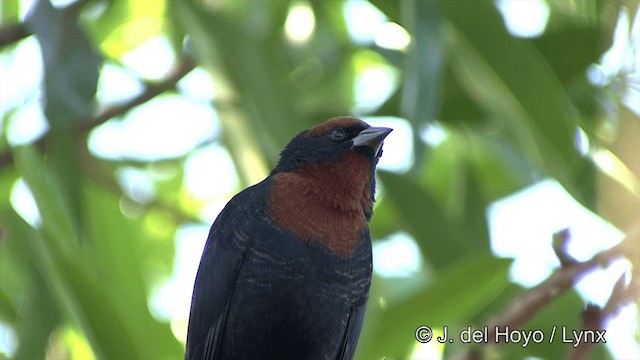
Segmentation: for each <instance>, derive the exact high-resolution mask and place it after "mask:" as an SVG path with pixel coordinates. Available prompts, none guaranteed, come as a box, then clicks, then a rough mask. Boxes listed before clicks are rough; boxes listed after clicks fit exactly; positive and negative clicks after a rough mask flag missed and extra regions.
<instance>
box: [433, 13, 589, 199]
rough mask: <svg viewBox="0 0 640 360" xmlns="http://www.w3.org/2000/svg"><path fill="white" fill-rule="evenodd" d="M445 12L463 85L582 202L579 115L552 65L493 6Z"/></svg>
mask: <svg viewBox="0 0 640 360" xmlns="http://www.w3.org/2000/svg"><path fill="white" fill-rule="evenodd" d="M445 8H446V12H447V16H448V18H449V19H450V20H451V22H452V26H454V28H455V36H454V41H453V44H452V45H451V50H452V52H453V54H452V55H453V56H452V59H453V63H454V68H455V69H456V71H455V73H456V74H458V75H459V76H460V79H461V81H460V83H461V84H462V85H463V86H464V87H465V89H466V90H467V92H468V93H469V95H470V96H471V97H472V98H473V99H474V100H475V101H477V102H478V103H479V104H480V105H481V106H482V107H483V108H484V109H485V110H486V111H488V112H489V113H491V114H492V116H493V119H494V121H496V122H497V125H498V126H501V127H502V128H503V130H505V131H507V132H508V135H509V136H512V137H513V139H514V141H515V143H516V144H518V145H519V147H520V149H521V150H520V151H521V152H522V153H523V154H525V156H527V158H528V159H529V161H530V162H531V163H532V164H534V166H535V167H536V168H538V169H541V170H543V171H544V173H545V174H548V175H551V176H553V177H555V178H556V179H558V180H559V181H560V182H561V183H562V184H563V186H565V188H567V190H569V191H570V192H571V193H572V194H574V196H576V197H577V198H579V199H580V198H583V195H582V194H579V193H577V191H576V187H575V183H574V182H575V178H576V172H577V170H576V167H575V164H576V163H577V162H578V160H579V156H578V153H577V151H576V148H575V145H574V136H575V132H576V129H577V118H576V117H575V114H576V112H575V109H573V107H572V105H571V102H570V99H569V98H568V96H567V94H566V93H565V92H564V89H563V88H562V85H561V84H560V82H559V81H558V80H557V78H556V77H555V74H553V73H552V71H551V70H550V68H549V64H548V63H547V62H546V61H545V59H544V58H543V57H542V56H541V54H540V53H539V52H538V51H537V50H536V48H534V47H532V46H530V44H528V43H527V42H526V41H525V40H522V39H516V38H513V37H511V36H509V35H508V34H507V32H506V30H505V28H504V26H503V22H502V20H501V18H500V15H499V14H498V12H497V10H496V9H495V8H494V7H493V5H492V4H491V3H490V2H488V1H477V2H473V3H466V2H465V3H461V2H456V1H452V2H445ZM504 54H509V56H504Z"/></svg>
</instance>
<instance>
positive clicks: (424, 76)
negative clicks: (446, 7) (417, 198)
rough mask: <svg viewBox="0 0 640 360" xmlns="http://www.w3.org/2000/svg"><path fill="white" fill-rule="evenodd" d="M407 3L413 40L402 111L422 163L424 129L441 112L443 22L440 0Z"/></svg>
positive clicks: (415, 150) (405, 80)
mask: <svg viewBox="0 0 640 360" xmlns="http://www.w3.org/2000/svg"><path fill="white" fill-rule="evenodd" d="M405 6H406V8H405V9H404V10H405V11H404V13H403V15H405V18H406V20H405V21H404V23H405V26H406V28H407V30H408V31H409V33H410V34H411V35H412V42H411V45H410V48H409V53H408V55H407V59H406V66H405V69H404V88H403V90H402V102H401V106H402V114H403V115H404V117H405V118H406V119H408V120H409V121H410V122H411V125H412V126H413V145H414V149H413V151H414V154H415V157H416V161H415V162H414V163H415V164H421V163H422V161H421V160H422V159H421V157H422V156H424V142H423V141H422V139H421V138H420V129H422V127H423V126H424V125H426V124H427V123H428V122H430V121H433V120H434V119H436V117H437V116H438V114H439V112H440V105H441V98H440V92H441V83H442V81H441V79H442V69H443V56H444V55H443V43H442V37H443V31H442V26H443V24H442V15H441V9H440V2H439V1H435V0H429V1H424V0H410V1H407V2H405Z"/></svg>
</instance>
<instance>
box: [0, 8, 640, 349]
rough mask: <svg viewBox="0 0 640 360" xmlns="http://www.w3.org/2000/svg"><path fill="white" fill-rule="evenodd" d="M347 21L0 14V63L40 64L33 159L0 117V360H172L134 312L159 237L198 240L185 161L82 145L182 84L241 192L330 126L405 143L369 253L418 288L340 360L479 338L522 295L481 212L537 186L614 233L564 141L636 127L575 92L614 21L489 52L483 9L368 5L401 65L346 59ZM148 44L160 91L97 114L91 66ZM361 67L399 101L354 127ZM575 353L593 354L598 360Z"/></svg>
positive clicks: (380, 289) (578, 157)
mask: <svg viewBox="0 0 640 360" xmlns="http://www.w3.org/2000/svg"><path fill="white" fill-rule="evenodd" d="M346 2H347V1H346V0H332V1H323V0H311V1H309V2H304V1H292V0H282V1H263V0H241V1H223V0H216V1H196V0H194V1H187V0H184V1H182V0H180V1H178V0H176V1H172V0H162V1H146V2H145V1H139V0H117V1H114V0H78V1H76V2H75V3H72V4H71V5H68V6H66V7H54V6H53V5H51V4H50V3H49V1H48V0H41V1H38V2H37V3H36V5H35V6H34V8H33V9H32V11H31V13H30V14H28V15H27V17H26V19H24V21H23V22H22V23H21V22H20V21H22V19H21V18H20V15H19V14H20V9H21V7H24V6H27V5H26V2H25V3H23V2H18V1H12V0H1V1H0V5H1V8H0V9H1V10H0V15H1V18H0V32H1V33H2V35H6V36H14V38H13V40H11V39H9V40H5V39H6V37H2V36H0V40H1V41H2V46H3V47H2V48H1V52H2V54H3V55H5V56H8V57H10V56H11V54H12V51H13V48H14V47H15V46H16V43H17V41H18V40H20V39H23V38H25V37H29V36H35V37H36V38H37V40H38V42H39V44H40V49H41V52H42V58H43V67H44V79H43V83H42V86H41V89H39V90H40V94H41V96H42V102H43V104H44V105H43V111H44V114H45V116H46V120H47V124H48V129H47V132H46V134H45V135H43V137H42V138H41V139H40V140H36V141H34V142H33V143H31V144H26V145H19V146H18V145H15V144H13V143H12V142H11V139H9V138H8V135H7V134H8V128H9V125H10V124H11V122H12V120H13V117H14V116H15V113H16V111H18V110H19V107H20V104H5V105H4V107H0V109H4V111H3V112H2V113H0V116H2V118H0V123H1V124H3V130H2V134H3V139H2V140H0V152H2V153H1V154H0V231H1V235H0V236H1V237H0V322H3V323H6V324H9V326H11V328H12V329H13V331H14V332H15V334H16V337H17V340H18V343H19V346H18V349H17V351H16V352H15V354H14V356H13V357H14V358H15V359H32V358H43V357H44V356H45V353H49V354H51V353H52V352H54V351H62V352H63V353H64V354H66V356H67V357H74V358H76V357H77V358H85V357H87V356H96V357H99V358H114V359H121V358H142V359H160V358H180V357H181V356H182V348H181V346H182V345H181V344H180V342H179V341H178V340H177V339H176V336H175V335H174V334H173V333H172V330H171V328H170V326H169V324H167V323H165V322H164V321H163V320H159V319H158V318H157V317H154V316H153V315H152V311H150V310H149V305H148V303H149V297H150V294H151V293H152V292H153V291H154V290H155V289H157V287H158V286H159V284H160V283H161V282H162V281H163V280H165V279H166V278H167V276H168V275H169V273H170V271H171V269H172V259H173V256H174V251H175V249H174V243H173V239H174V236H175V232H176V229H177V228H178V226H180V225H182V224H186V223H192V222H202V221H203V220H204V222H206V223H210V222H211V221H212V219H209V218H208V219H200V218H199V217H198V216H199V214H200V213H201V211H202V210H203V209H204V206H205V204H203V203H202V201H200V200H199V199H196V198H193V197H192V196H190V195H189V194H188V192H187V191H186V190H185V188H184V187H185V185H184V181H183V176H184V164H185V159H187V157H188V156H189V155H191V154H192V153H194V152H197V151H198V147H195V146H194V150H193V151H192V152H188V153H185V154H182V155H179V156H174V157H168V158H162V159H153V160H140V159H134V158H122V159H105V158H102V157H99V156H97V155H96V154H94V153H92V152H90V151H89V150H88V147H87V143H88V138H89V137H90V134H91V131H93V129H94V128H96V127H97V126H100V125H102V124H104V123H118V122H121V121H122V118H123V116H124V115H125V113H126V112H128V111H129V110H132V109H135V108H137V107H140V106H142V105H143V103H145V102H146V101H148V100H150V99H151V98H154V97H156V96H158V95H160V94H161V93H164V92H169V93H173V94H175V95H177V96H187V95H186V94H182V93H181V92H180V91H179V90H176V87H175V85H176V82H177V81H179V80H180V79H181V78H182V77H183V76H184V75H185V74H186V73H188V72H189V71H191V69H192V68H193V67H194V66H198V67H200V68H204V69H206V70H207V71H209V73H210V74H211V75H212V78H213V80H214V81H213V82H214V87H215V93H216V96H215V98H214V99H212V100H211V103H210V104H209V106H210V107H211V108H213V109H215V112H216V114H217V116H218V119H219V122H220V125H221V129H222V131H221V135H220V136H219V137H218V138H216V139H213V140H212V141H213V142H214V143H219V144H221V145H222V146H224V147H225V148H226V149H227V150H228V151H229V153H230V154H231V157H232V159H233V161H234V166H235V168H236V170H237V173H238V176H239V178H240V183H241V185H242V186H246V185H249V184H251V183H254V182H256V181H258V180H260V179H261V178H262V177H263V176H264V175H265V173H266V169H269V168H270V167H272V166H273V165H274V164H275V162H276V161H277V156H278V152H279V150H280V149H281V148H282V147H283V145H284V144H285V143H286V142H287V140H289V139H290V138H291V136H292V135H293V134H296V133H297V132H298V131H300V130H302V129H305V128H308V127H310V126H313V125H314V124H317V123H318V122H321V121H324V120H326V119H328V118H330V117H333V116H338V115H343V114H351V113H355V114H356V115H358V116H367V117H376V116H393V117H398V118H403V119H406V120H408V121H409V123H410V124H411V127H412V129H413V135H414V148H413V149H412V151H413V155H412V156H413V158H414V159H415V161H414V162H413V164H412V167H411V169H410V170H409V171H407V172H405V173H394V172H385V171H381V172H380V173H379V180H380V183H381V184H382V191H381V192H380V196H379V199H378V203H377V205H376V209H375V215H374V219H373V223H372V234H373V237H374V240H376V241H377V240H379V239H381V238H383V237H385V236H388V235H390V234H394V233H397V232H403V233H407V234H409V235H411V236H412V237H413V238H414V239H415V240H416V243H417V244H418V247H419V249H420V252H421V256H422V258H423V259H424V263H425V269H423V271H421V272H420V273H419V274H417V275H415V276H414V278H413V279H409V280H407V279H401V280H397V281H396V280H394V279H388V278H382V277H377V276H376V277H374V282H373V288H372V293H371V301H370V304H369V307H368V312H367V318H366V320H365V325H364V331H363V334H362V337H361V342H360V346H359V349H358V354H357V356H358V358H361V359H369V358H381V357H383V356H384V357H386V358H406V357H407V356H409V355H410V353H411V352H412V351H413V349H414V347H415V345H416V341H415V339H414V336H413V334H414V332H415V329H416V328H417V327H418V326H419V325H420V324H431V325H436V326H439V325H450V326H452V327H463V326H466V325H469V324H474V325H477V326H481V325H482V324H484V323H485V322H486V321H487V319H488V318H489V317H491V316H492V315H494V314H496V313H498V312H499V311H500V310H501V309H502V308H503V307H504V306H506V304H508V303H510V302H511V301H512V300H513V299H514V298H516V296H518V295H520V294H522V293H523V292H525V291H526V289H523V288H521V287H520V286H517V285H515V284H512V283H510V281H509V277H508V268H509V264H510V262H509V260H505V259H499V258H496V257H494V256H493V255H492V254H491V250H490V241H489V232H488V226H487V223H486V219H485V211H486V209H487V207H488V206H489V205H490V204H491V203H492V202H494V201H496V200H498V199H500V198H502V197H504V196H506V195H509V194H512V193H514V192H516V191H518V190H521V189H523V188H525V187H527V186H529V185H531V184H533V183H535V182H537V181H539V180H540V179H542V178H547V177H548V178H553V179H555V180H557V181H558V182H559V183H560V184H562V186H563V187H564V188H565V189H566V190H567V191H569V193H570V194H571V195H572V196H573V197H574V198H575V199H576V200H578V201H579V202H581V203H582V204H583V205H584V206H586V207H587V208H589V209H590V210H592V211H593V212H595V213H597V214H600V215H602V216H604V217H606V218H607V219H608V220H609V221H612V222H613V223H614V224H616V225H619V226H627V225H629V223H627V222H625V221H626V218H625V219H622V218H617V217H615V214H613V215H612V214H611V213H603V212H602V211H601V208H600V207H599V204H601V202H602V201H603V199H602V198H603V197H606V194H607V192H606V188H605V185H606V184H608V183H605V182H603V180H602V172H601V169H600V168H599V167H598V166H597V164H596V163H595V162H594V160H593V157H592V156H591V155H592V154H593V152H592V151H591V152H590V151H586V152H585V151H584V150H581V149H580V147H579V146H577V145H576V140H575V139H576V136H577V135H576V134H577V133H578V129H580V130H581V131H582V132H583V134H584V136H585V137H586V138H587V139H589V141H590V144H592V145H591V150H595V149H607V148H612V149H613V148H615V146H616V142H615V139H616V138H615V136H610V134H612V133H615V131H613V132H612V131H611V130H610V129H611V128H615V127H616V126H617V125H618V124H619V126H622V125H624V124H623V123H624V122H629V121H631V122H634V121H635V122H637V121H638V119H637V117H633V116H630V115H628V114H631V113H630V112H629V111H628V110H625V109H624V108H622V107H620V100H621V99H620V97H616V95H617V94H616V93H615V92H614V91H615V90H616V89H615V85H614V84H615V82H608V83H606V84H605V85H602V86H598V85H594V84H593V83H592V82H590V81H589V80H588V79H587V70H588V68H589V67H590V66H593V64H596V63H598V62H599V61H600V57H601V56H602V54H603V53H604V52H605V51H606V50H607V48H608V47H609V46H610V45H611V41H612V39H613V30H614V25H615V20H616V17H617V16H618V13H619V11H620V9H621V8H622V5H621V4H620V2H617V1H608V0H599V1H596V0H594V1H588V0H584V1H577V2H575V3H578V4H579V5H580V6H575V7H568V6H564V5H563V2H549V4H548V5H549V6H550V19H549V24H548V26H547V29H546V31H545V32H544V33H543V34H542V35H541V36H539V37H536V38H533V39H529V38H521V37H515V36H513V35H511V34H509V32H508V31H507V28H506V27H505V25H504V22H503V19H502V18H501V16H500V13H499V12H498V10H497V9H496V7H495V6H494V4H492V3H491V2H490V1H484V0H483V1H431V0H429V1H426V0H425V1H420V0H406V1H389V0H370V3H371V4H372V5H373V6H375V7H376V8H377V9H379V11H381V12H382V13H384V15H385V16H386V17H387V18H388V20H389V21H392V22H395V23H397V24H399V25H400V26H402V27H403V28H404V29H406V30H407V31H408V33H409V34H410V36H411V44H410V46H409V47H408V48H406V49H400V50H397V49H390V48H384V47H381V46H379V45H376V44H375V43H373V42H364V43H363V42H361V41H356V40H355V39H354V38H353V37H352V36H351V35H350V34H349V31H348V28H347V23H346V21H347V19H346V18H345V15H344V12H343V11H342V9H343V8H344V6H345V3H346ZM301 4H302V5H304V6H309V7H310V8H311V9H312V11H313V14H314V18H315V27H314V32H313V34H312V36H311V37H310V38H309V39H307V40H306V41H304V42H300V43H295V42H293V41H291V40H289V39H288V38H287V34H286V31H285V22H286V21H287V16H288V14H289V13H290V10H291V9H292V7H294V6H297V5H301ZM630 10H632V11H631V14H633V13H634V12H633V10H634V9H630ZM157 36H162V37H164V38H166V39H167V40H168V42H169V43H170V44H171V46H172V51H173V52H174V54H177V55H176V56H175V59H174V60H175V62H176V64H175V65H176V69H175V72H173V73H170V74H169V75H168V77H167V78H166V79H164V80H162V79H160V80H159V79H144V78H141V77H140V78H138V79H137V80H139V81H140V83H142V84H143V85H144V90H143V92H142V94H141V95H139V96H138V97H134V99H133V100H132V101H129V102H124V103H123V104H103V103H100V101H99V97H98V96H97V94H96V89H97V86H98V81H99V78H100V76H101V74H102V72H103V71H104V69H105V67H106V65H105V64H109V65H112V66H118V67H122V68H126V65H125V62H123V58H124V57H125V56H126V54H127V53H128V52H129V51H131V50H133V49H135V48H136V47H138V46H140V45H141V44H144V43H145V41H147V40H149V39H152V38H154V37H157ZM185 39H188V40H187V41H186V42H185ZM20 41H22V40H20ZM167 56H169V55H167ZM194 64H195V65H194ZM367 66H378V67H384V68H387V69H391V70H393V71H395V73H397V74H398V81H397V82H395V83H394V84H392V91H391V93H390V94H389V95H388V96H387V97H386V98H385V99H384V100H383V101H382V102H380V103H378V104H375V106H368V107H358V104H357V103H356V97H355V91H356V83H357V80H358V78H359V76H360V75H361V74H362V72H363V70H365V69H366V67H367ZM636 66H637V64H636ZM26 71H28V70H26ZM617 76H618V78H617V79H618V80H621V81H623V82H624V81H626V80H625V78H624V76H625V74H624V73H620V74H617ZM0 82H2V80H0ZM2 86H6V84H3V85H2ZM5 91H9V89H2V91H0V94H1V93H4V92H5ZM612 107H613V108H616V109H618V111H617V112H616V111H614V112H612V111H610V109H611V108H612ZM625 114H627V115H625ZM187 116H188V114H187ZM180 121H181V119H175V122H176V126H180ZM212 121H214V120H213V119H212ZM429 126H438V127H439V128H441V129H443V131H445V132H446V134H447V136H446V138H445V140H444V141H442V142H441V143H438V144H433V143H429V142H427V141H425V140H424V138H423V137H421V135H420V134H421V133H422V132H424V129H425V128H427V127H429ZM148 134H149V135H148V136H154V132H153V129H149V132H148ZM194 145H195V144H194ZM636 145H637V143H636ZM407 156H409V154H407ZM623 160H625V159H623ZM635 161H637V157H636V158H635ZM623 165H624V161H623ZM124 168H128V169H131V168H133V169H136V170H138V171H141V172H144V173H146V174H151V178H152V181H153V187H154V189H156V190H155V196H154V197H153V198H152V199H151V200H149V199H146V198H144V197H143V198H142V199H141V198H139V197H136V196H135V193H134V194H133V195H132V193H131V192H130V191H127V189H126V185H125V184H122V183H121V182H119V181H118V177H117V176H118V173H119V171H121V170H122V169H124ZM158 173H161V174H162V175H158ZM19 180H22V181H24V182H25V183H26V184H27V185H28V188H29V189H30V191H31V193H32V194H33V197H34V199H35V202H36V204H37V208H38V211H39V214H40V217H41V221H40V222H36V223H28V222H26V221H25V220H24V219H23V218H22V217H20V215H18V213H17V211H16V209H15V208H14V205H12V202H11V201H12V200H11V196H12V195H11V194H12V189H14V188H15V186H16V183H17V182H18V181H19ZM621 181H622V180H621ZM634 181H635V183H636V184H637V177H636V178H635V180H634ZM603 184H605V185H603ZM609 185H610V184H609ZM236 190H239V189H236ZM228 195H232V194H228ZM635 196H636V197H637V194H636V195H635ZM631 198H632V199H633V196H631ZM632 201H637V199H636V200H632ZM631 204H637V202H631ZM632 206H636V205H632ZM628 211H633V208H629V209H628ZM583 307H584V304H583V303H582V300H580V299H579V297H578V296H577V295H576V294H575V293H574V292H573V291H570V292H568V293H567V294H565V295H563V296H562V297H559V298H557V299H555V300H554V301H553V302H551V303H550V305H549V306H547V307H546V308H545V310H544V311H543V312H540V313H539V314H538V315H537V316H536V317H535V318H534V319H533V320H532V321H531V322H530V323H528V324H527V327H529V328H534V329H535V328H542V327H549V326H550V325H549V324H551V323H553V324H566V325H571V324H572V325H574V326H578V325H576V324H577V323H578V322H579V317H580V313H581V311H582V308H583ZM61 348H62V349H64V350H60V349H61ZM454 350H457V349H455V348H453V350H452V349H449V348H448V347H447V349H446V354H450V353H453V352H454ZM566 350H567V348H566V347H561V346H558V345H557V344H556V345H555V346H537V347H532V348H522V347H521V346H508V347H505V348H504V350H501V351H500V352H499V353H498V354H493V355H495V356H499V357H502V358H514V357H524V356H531V355H532V356H538V357H543V358H555V357H558V356H559V354H563V353H564V352H566ZM593 354H594V356H605V355H607V354H606V353H605V350H604V349H603V348H600V347H598V348H597V349H596V350H595V352H594V353H593ZM0 357H2V354H0Z"/></svg>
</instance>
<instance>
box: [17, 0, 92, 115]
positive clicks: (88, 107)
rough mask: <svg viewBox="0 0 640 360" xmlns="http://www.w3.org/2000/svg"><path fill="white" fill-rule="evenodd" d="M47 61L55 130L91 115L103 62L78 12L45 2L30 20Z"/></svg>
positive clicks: (49, 108)
mask: <svg viewBox="0 0 640 360" xmlns="http://www.w3.org/2000/svg"><path fill="white" fill-rule="evenodd" d="M27 25H28V26H29V28H30V29H31V31H32V32H33V33H34V34H35V35H36V37H37V38H38V41H39V42H40V49H41V51H42V59H43V62H44V71H45V79H44V85H45V86H44V87H45V115H46V117H47V120H48V121H49V124H50V125H51V127H52V128H57V127H62V128H64V127H68V126H69V125H70V124H72V123H74V122H78V121H79V120H82V119H84V118H85V117H87V116H89V114H91V112H92V110H93V97H94V95H95V93H96V87H97V84H98V74H99V68H100V66H101V64H102V59H101V58H100V56H99V55H98V54H97V53H96V52H95V51H94V50H93V47H92V45H91V43H90V42H89V40H88V39H87V38H86V36H85V35H84V33H82V31H81V30H80V28H79V27H78V24H77V9H75V8H74V7H66V8H63V9H57V8H54V7H53V6H52V5H51V3H50V2H49V0H42V1H38V2H37V3H36V6H35V8H34V10H33V12H32V13H31V16H29V18H28V20H27Z"/></svg>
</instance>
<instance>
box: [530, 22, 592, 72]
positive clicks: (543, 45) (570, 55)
mask: <svg viewBox="0 0 640 360" xmlns="http://www.w3.org/2000/svg"><path fill="white" fill-rule="evenodd" d="M600 35H601V34H600V29H599V28H598V27H596V26H568V25H567V26H563V27H562V28H559V29H555V31H551V32H549V31H548V32H545V33H544V34H543V35H542V36H541V37H539V38H535V39H533V40H532V43H533V44H534V45H535V47H536V48H537V49H538V51H539V52H540V54H542V56H544V58H545V59H546V61H547V62H548V63H549V66H550V67H551V69H552V70H553V72H554V73H555V74H556V76H557V77H558V79H559V80H560V81H561V82H563V83H566V82H567V81H569V80H571V79H573V78H575V77H584V76H585V75H586V70H587V67H588V66H589V65H591V64H594V63H597V62H598V57H599V56H600Z"/></svg>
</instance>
